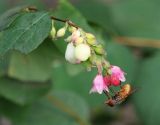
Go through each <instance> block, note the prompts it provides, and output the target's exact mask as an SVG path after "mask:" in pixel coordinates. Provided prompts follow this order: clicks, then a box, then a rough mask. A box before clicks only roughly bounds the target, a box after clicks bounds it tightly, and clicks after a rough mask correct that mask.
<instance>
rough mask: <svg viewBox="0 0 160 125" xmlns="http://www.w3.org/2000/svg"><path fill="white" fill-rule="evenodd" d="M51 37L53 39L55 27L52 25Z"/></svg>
mask: <svg viewBox="0 0 160 125" xmlns="http://www.w3.org/2000/svg"><path fill="white" fill-rule="evenodd" d="M50 34H51V37H52V39H54V38H55V37H56V29H55V27H52V30H51V32H50Z"/></svg>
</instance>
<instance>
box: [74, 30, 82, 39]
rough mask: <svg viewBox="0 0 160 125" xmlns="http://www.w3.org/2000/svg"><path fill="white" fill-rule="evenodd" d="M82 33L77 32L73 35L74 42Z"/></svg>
mask: <svg viewBox="0 0 160 125" xmlns="http://www.w3.org/2000/svg"><path fill="white" fill-rule="evenodd" d="M80 35H81V33H80V31H79V30H75V31H74V32H73V33H72V41H73V42H75V41H76V40H77V39H78V38H79V37H80Z"/></svg>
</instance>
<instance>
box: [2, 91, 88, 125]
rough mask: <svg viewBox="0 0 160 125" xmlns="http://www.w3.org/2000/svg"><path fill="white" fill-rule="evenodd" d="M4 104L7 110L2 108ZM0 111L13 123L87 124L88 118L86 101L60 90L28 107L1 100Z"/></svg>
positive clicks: (16, 124) (31, 124)
mask: <svg viewBox="0 0 160 125" xmlns="http://www.w3.org/2000/svg"><path fill="white" fill-rule="evenodd" d="M5 106H7V107H8V108H9V110H4V109H5ZM0 112H1V116H3V115H5V116H6V117H7V118H8V119H10V120H11V121H12V123H13V125H88V118H89V109H88V106H87V104H86V102H85V101H84V100H83V99H82V98H81V97H79V96H77V95H75V94H74V93H68V92H62V91H61V92H54V93H53V94H51V95H50V96H49V97H48V99H41V100H40V101H38V102H36V103H34V104H33V105H31V106H28V107H18V106H16V105H13V104H11V103H9V102H6V101H5V102H4V101H3V102H2V101H1V103H0ZM2 112H3V114H2Z"/></svg>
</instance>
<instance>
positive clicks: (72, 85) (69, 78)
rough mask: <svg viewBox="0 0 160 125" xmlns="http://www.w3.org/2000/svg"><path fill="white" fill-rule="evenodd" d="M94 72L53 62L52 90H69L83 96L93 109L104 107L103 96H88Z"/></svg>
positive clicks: (95, 72)
mask: <svg viewBox="0 0 160 125" xmlns="http://www.w3.org/2000/svg"><path fill="white" fill-rule="evenodd" d="M96 74H97V71H96V70H92V71H91V72H87V71H85V70H84V68H83V67H82V66H80V65H79V66H78V65H71V64H63V63H60V62H55V64H54V69H53V84H54V89H56V90H57V89H58V90H70V91H74V92H76V93H77V94H79V95H81V96H83V97H84V98H85V100H86V101H87V102H88V103H89V105H90V106H92V107H93V108H97V107H98V106H103V105H104V100H105V99H106V98H105V96H103V95H99V94H89V91H90V89H91V87H92V81H93V79H94V77H95V75H96Z"/></svg>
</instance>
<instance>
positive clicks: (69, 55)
mask: <svg viewBox="0 0 160 125" xmlns="http://www.w3.org/2000/svg"><path fill="white" fill-rule="evenodd" d="M65 59H66V60H67V61H68V62H70V63H72V64H75V63H76V57H75V47H74V45H73V43H68V45H67V48H66V52H65Z"/></svg>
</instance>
